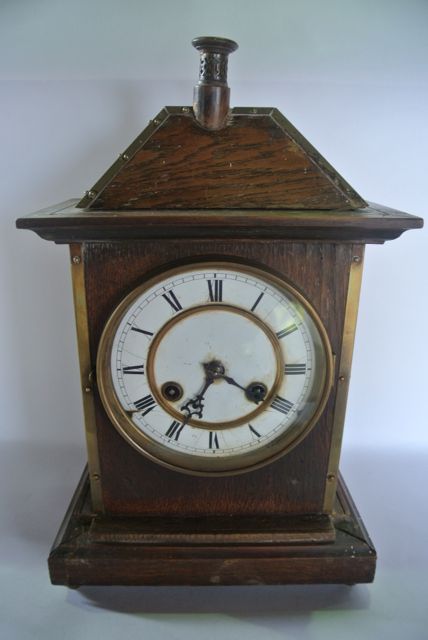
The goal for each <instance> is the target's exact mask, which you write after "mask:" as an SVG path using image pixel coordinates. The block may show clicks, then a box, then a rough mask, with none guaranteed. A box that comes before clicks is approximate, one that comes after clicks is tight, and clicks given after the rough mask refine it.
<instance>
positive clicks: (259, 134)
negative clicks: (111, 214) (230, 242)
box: [90, 115, 365, 209]
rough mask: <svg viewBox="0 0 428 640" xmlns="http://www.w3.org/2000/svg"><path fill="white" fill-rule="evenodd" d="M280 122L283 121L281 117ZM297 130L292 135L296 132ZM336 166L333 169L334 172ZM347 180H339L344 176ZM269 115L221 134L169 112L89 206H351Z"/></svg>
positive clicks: (237, 121) (335, 179)
mask: <svg viewBox="0 0 428 640" xmlns="http://www.w3.org/2000/svg"><path fill="white" fill-rule="evenodd" d="M284 120H285V119H284ZM296 133H297V132H296ZM333 171H334V170H333ZM343 182H344V181H343ZM341 183H342V179H341V178H340V176H339V175H338V174H336V173H335V174H334V176H330V175H328V174H327V172H326V171H324V170H322V168H321V167H320V165H319V164H318V163H317V162H316V159H315V158H313V157H310V155H309V154H308V153H307V152H306V151H305V150H304V149H303V148H302V146H300V145H299V144H298V143H297V142H296V140H295V139H294V138H293V137H292V136H291V135H289V134H288V132H286V131H285V130H284V128H282V127H281V126H280V125H279V124H278V123H277V122H276V121H275V120H274V119H273V118H272V117H271V116H270V115H266V116H259V117H257V118H255V117H251V116H240V117H234V118H233V119H232V121H231V123H230V125H229V126H227V127H225V128H224V129H221V130H220V131H207V130H205V129H202V128H201V127H200V126H198V124H197V123H196V121H195V120H194V118H193V117H189V116H183V115H171V116H169V117H168V118H167V119H166V120H165V122H163V123H162V126H161V127H159V129H157V130H156V131H155V132H154V133H153V135H151V137H150V138H149V139H148V140H147V141H146V142H145V143H144V145H143V146H142V147H141V148H140V149H139V150H138V151H137V152H136V153H135V154H134V155H133V157H132V158H131V159H130V160H129V161H128V162H127V163H126V164H125V165H124V166H123V167H122V168H121V169H120V170H119V172H118V173H116V175H114V176H113V177H112V178H111V180H109V181H108V182H107V185H106V186H104V188H102V189H101V193H100V194H99V195H98V196H97V198H96V199H95V200H94V201H93V202H92V204H91V205H90V206H91V209H150V208H154V209H162V208H165V209H210V208H211V209H226V208H227V209H235V208H237V209H254V208H262V209H270V208H272V209H290V208H291V209H352V208H356V207H357V206H361V207H364V206H365V202H364V201H363V200H362V199H361V198H360V197H359V196H358V194H355V192H354V191H353V189H351V188H350V187H348V189H347V188H346V187H344V188H341Z"/></svg>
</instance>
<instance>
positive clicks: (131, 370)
mask: <svg viewBox="0 0 428 640" xmlns="http://www.w3.org/2000/svg"><path fill="white" fill-rule="evenodd" d="M122 371H123V373H127V374H129V375H142V374H143V373H144V365H143V364H139V365H137V366H136V367H123V369H122Z"/></svg>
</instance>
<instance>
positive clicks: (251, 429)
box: [248, 424, 261, 438]
mask: <svg viewBox="0 0 428 640" xmlns="http://www.w3.org/2000/svg"><path fill="white" fill-rule="evenodd" d="M248 426H249V428H250V431H251V432H252V433H254V435H255V436H257V438H261V435H260V433H259V432H258V431H256V430H255V429H254V427H253V425H252V424H249V425H248Z"/></svg>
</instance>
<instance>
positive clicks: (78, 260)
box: [70, 244, 104, 513]
mask: <svg viewBox="0 0 428 640" xmlns="http://www.w3.org/2000/svg"><path fill="white" fill-rule="evenodd" d="M70 259H71V276H72V283H73V297H74V312H75V317H76V331H77V346H78V352H79V364H80V379H81V389H82V398H83V415H84V420H85V434H86V447H87V451H88V471H89V481H90V488H91V500H92V508H93V510H94V511H96V512H97V513H103V512H104V503H103V497H102V486H101V481H102V476H101V469H100V460H99V454H98V439H97V430H96V422H95V405H94V395H93V384H94V381H93V380H92V375H93V374H92V365H91V357H90V350H89V327H88V316H87V308H86V287H85V267H84V245H82V244H70Z"/></svg>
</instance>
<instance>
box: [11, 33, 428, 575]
mask: <svg viewBox="0 0 428 640" xmlns="http://www.w3.org/2000/svg"><path fill="white" fill-rule="evenodd" d="M193 44H194V46H195V47H196V48H197V49H198V50H199V52H200V77H199V81H198V83H197V85H196V87H195V90H194V101H193V107H190V106H185V107H166V108H164V109H163V110H162V111H161V112H160V113H159V114H158V115H157V116H156V117H155V118H154V119H153V120H152V121H150V123H149V125H148V126H147V127H146V129H144V131H143V132H142V133H141V134H140V135H139V136H138V137H137V138H136V139H135V141H134V142H132V143H131V145H130V146H129V147H128V148H127V149H126V150H125V151H124V152H123V153H121V154H120V156H119V158H118V159H117V160H116V162H115V163H114V164H113V165H112V166H111V167H110V169H108V171H107V172H106V173H105V174H104V175H103V176H102V177H101V178H100V180H99V181H98V182H97V183H96V184H95V185H94V186H93V187H92V188H91V189H90V190H89V191H87V192H86V193H85V195H84V197H83V198H82V199H81V200H80V201H78V200H70V201H67V202H64V203H62V204H59V205H56V206H54V207H51V208H49V209H46V210H44V211H41V212H38V213H36V214H33V215H31V216H27V217H24V218H20V219H19V220H18V222H17V225H18V227H19V228H25V229H32V230H33V231H35V232H36V233H38V234H39V235H40V236H41V237H42V238H45V239H47V240H53V241H55V242H57V243H64V244H68V245H69V246H70V254H71V269H72V277H73V289H74V303H75V312H76V322H77V334H78V348H79V358H80V373H81V384H82V394H83V404H84V416H85V430H86V438H87V450H88V465H87V469H86V470H85V472H84V474H83V476H82V478H81V481H80V483H79V485H78V487H77V490H76V493H75V496H74V498H73V500H72V503H71V505H70V508H69V510H68V511H67V514H66V516H65V520H64V523H63V525H62V527H61V529H60V532H59V534H58V536H57V539H56V540H55V542H54V546H53V548H52V551H51V553H50V557H49V568H50V574H51V579H52V582H53V583H55V584H66V585H69V586H73V587H76V586H80V585H87V584H100V585H104V584H122V585H138V584H141V585H155V584H158V585H164V584H169V585H173V584H177V585H178V584H183V585H191V584H194V585H204V584H206V585H209V584H286V583H316V582H336V583H348V584H352V583H356V582H369V581H371V580H372V579H373V576H374V570H375V560H376V554H375V550H374V548H373V545H372V543H371V541H370V539H369V537H368V535H367V532H366V530H365V528H364V525H363V523H362V521H361V518H360V517H359V515H358V513H357V510H356V508H355V505H354V504H353V502H352V499H351V497H350V495H349V492H348V491H347V489H346V486H345V484H344V482H343V479H342V478H341V476H340V474H339V454H340V446H341V438H342V430H343V423H344V415H345V405H346V397H347V390H348V383H349V376H350V369H351V359H352V349H353V340H354V332H355V324H356V317H357V307H358V296H359V289H360V282H361V274H362V268H363V254H364V246H365V244H366V243H383V242H384V241H385V240H392V239H394V238H396V237H398V236H399V235H400V234H401V233H402V232H403V231H405V230H407V229H412V228H417V227H420V226H422V220H421V219H420V218H417V217H415V216H410V215H408V214H405V213H402V212H399V211H394V210H391V209H388V208H386V207H383V206H381V205H376V204H367V203H366V202H365V201H364V200H363V199H362V198H361V197H360V196H359V195H358V193H356V191H355V190H354V189H353V188H352V187H351V186H350V185H349V184H348V183H346V182H345V180H344V179H343V178H342V177H341V176H340V175H339V174H338V173H337V171H335V170H334V169H333V167H332V166H331V165H329V164H328V163H327V161H326V160H325V159H324V158H323V157H322V156H321V155H320V154H319V153H318V152H317V151H316V150H315V149H314V148H313V147H312V146H311V145H310V144H309V142H308V141H307V140H305V139H304V138H303V137H302V136H301V134H300V133H299V132H298V131H296V129H295V128H294V127H293V126H292V125H291V124H290V122H288V120H286V119H285V118H284V117H283V116H282V115H281V113H280V112H279V111H277V110H276V109H273V108H259V107H255V108H234V109H231V108H230V106H229V92H230V91H229V87H228V85H227V61H228V55H229V54H230V53H231V52H232V51H234V50H235V49H236V48H237V44H236V43H235V42H233V41H231V40H226V39H223V38H209V37H206V38H197V39H195V40H194V41H193Z"/></svg>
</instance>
